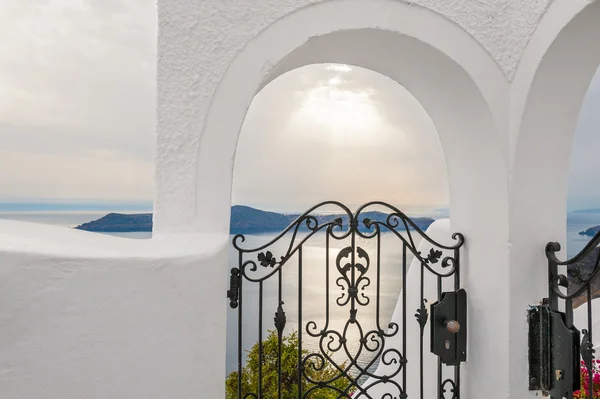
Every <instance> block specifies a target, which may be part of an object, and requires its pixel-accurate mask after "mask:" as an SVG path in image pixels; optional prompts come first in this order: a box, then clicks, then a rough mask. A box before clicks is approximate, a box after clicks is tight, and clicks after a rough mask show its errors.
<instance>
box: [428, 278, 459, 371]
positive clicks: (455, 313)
mask: <svg viewBox="0 0 600 399" xmlns="http://www.w3.org/2000/svg"><path fill="white" fill-rule="evenodd" d="M431 352H432V353H433V354H435V355H437V356H439V357H440V359H441V360H442V363H444V364H445V365H448V366H457V365H459V364H460V363H461V362H464V361H466V360H467V292H466V291H465V290H464V289H460V290H458V291H455V292H444V293H443V294H442V296H441V298H440V300H439V301H437V302H435V303H433V304H432V305H431Z"/></svg>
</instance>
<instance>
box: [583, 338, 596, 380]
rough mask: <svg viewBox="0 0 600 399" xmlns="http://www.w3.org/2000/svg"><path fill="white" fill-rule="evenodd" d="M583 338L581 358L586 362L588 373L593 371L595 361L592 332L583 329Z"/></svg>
mask: <svg viewBox="0 0 600 399" xmlns="http://www.w3.org/2000/svg"><path fill="white" fill-rule="evenodd" d="M581 332H582V333H583V338H582V339H581V359H583V362H584V363H585V367H586V368H587V369H588V373H591V372H592V365H593V363H594V352H596V350H595V349H594V344H593V343H592V342H591V341H590V333H589V332H588V330H582V331H581Z"/></svg>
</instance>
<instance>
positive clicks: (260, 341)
mask: <svg viewBox="0 0 600 399" xmlns="http://www.w3.org/2000/svg"><path fill="white" fill-rule="evenodd" d="M262 311H263V282H262V281H259V283H258V397H259V398H262V369H263V339H262V329H263V320H262V316H263V315H262V313H263V312H262Z"/></svg>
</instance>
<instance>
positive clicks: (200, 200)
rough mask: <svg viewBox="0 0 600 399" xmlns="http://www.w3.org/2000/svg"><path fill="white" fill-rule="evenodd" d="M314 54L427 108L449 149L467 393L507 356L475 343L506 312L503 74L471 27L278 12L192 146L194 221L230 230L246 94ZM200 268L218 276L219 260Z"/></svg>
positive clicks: (492, 381) (343, 8)
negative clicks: (465, 324)
mask: <svg viewBox="0 0 600 399" xmlns="http://www.w3.org/2000/svg"><path fill="white" fill-rule="evenodd" d="M432 26H435V27H436V29H435V31H432V29H431V27H432ZM322 62H331V63H343V64H350V65H356V66H360V67H363V68H367V69H371V70H373V71H375V72H379V73H381V74H384V75H386V76H388V77H390V78H392V79H394V80H395V81H397V82H398V83H400V84H401V85H403V86H404V87H406V88H407V89H408V90H409V91H411V93H412V94H413V95H414V96H415V97H416V98H417V99H418V100H419V101H420V102H421V104H422V105H423V107H424V108H425V110H426V111H427V112H428V113H429V115H430V116H431V118H432V120H433V122H434V124H435V125H436V128H437V130H438V132H439V135H440V139H441V142H442V147H443V149H444V153H445V156H446V160H447V167H448V175H449V184H450V205H451V208H452V217H453V218H452V229H453V230H460V231H461V232H463V233H464V234H465V235H466V236H467V239H468V244H467V253H466V257H465V258H466V259H463V261H464V264H465V267H464V268H463V271H464V273H463V276H464V280H465V282H464V284H465V286H467V287H468V288H469V293H470V296H471V302H470V309H469V311H470V314H471V317H472V320H473V324H471V325H472V326H473V327H472V329H470V332H469V334H470V342H471V344H472V345H477V348H478V350H477V351H472V352H471V355H470V359H469V364H468V365H467V373H466V374H467V376H466V377H467V378H468V380H469V381H470V383H469V384H464V385H463V387H465V388H464V389H468V392H471V393H472V394H473V395H475V394H476V393H480V392H482V391H483V390H484V389H486V387H489V386H496V387H502V386H505V381H506V380H507V379H508V375H507V373H508V369H507V368H505V369H502V370H501V371H500V372H499V371H498V370H497V369H491V368H489V367H488V368H486V367H483V366H484V365H485V364H487V363H488V362H489V359H490V358H494V359H495V361H496V362H499V363H503V364H507V362H508V357H507V355H506V352H507V351H506V350H505V349H503V346H502V345H498V346H490V345H484V344H483V342H485V341H489V340H494V339H496V340H497V341H498V342H500V341H502V337H503V336H506V335H507V334H508V313H507V312H505V311H504V310H503V309H498V306H497V304H498V301H499V300H500V301H502V298H504V299H506V298H507V294H508V290H506V284H507V283H508V273H507V271H506V268H505V265H506V262H507V251H506V246H505V243H506V240H507V238H508V226H507V220H508V209H507V205H508V204H507V176H506V173H505V170H506V165H507V159H508V157H507V151H505V150H506V148H507V146H508V142H507V141H506V140H505V135H504V134H503V133H504V132H503V130H504V129H505V128H506V126H504V125H503V123H504V122H502V121H503V120H505V119H503V116H504V115H505V114H506V108H505V106H503V105H501V104H502V103H504V104H506V102H505V101H506V99H507V98H508V97H507V96H508V84H507V82H506V80H505V77H504V75H503V74H502V73H501V71H500V69H499V68H498V67H497V65H496V64H495V63H494V61H493V60H492V59H491V57H490V56H489V55H488V54H487V53H486V52H485V51H484V50H483V49H482V48H481V47H480V45H479V44H478V43H477V42H476V41H475V40H474V39H473V38H472V37H471V36H469V35H468V34H467V33H466V32H465V31H463V30H462V29H461V28H459V27H458V26H457V25H455V24H452V23H451V22H449V21H448V20H446V19H444V18H443V17H441V16H439V15H437V14H435V13H433V12H432V11H430V10H426V9H423V8H419V7H415V6H411V5H408V4H405V3H402V2H393V1H387V0H377V1H372V0H370V1H352V2H348V1H331V2H324V3H321V4H318V5H315V6H311V7H307V8H304V9H301V10H299V11H297V12H294V13H292V14H290V15H287V16H286V17H285V18H282V19H280V20H279V21H277V22H276V23H274V24H273V25H271V26H270V27H269V28H267V29H266V30H264V31H263V32H262V33H261V34H260V35H259V36H258V37H256V38H255V39H254V40H252V41H251V42H250V43H249V44H248V45H247V46H246V47H245V49H244V50H243V51H242V52H241V53H240V54H239V55H238V57H237V58H236V59H235V61H234V62H233V63H232V64H231V65H230V66H229V69H228V72H227V74H226V75H225V77H224V78H223V80H222V81H221V83H220V85H219V88H218V90H217V92H216V94H215V96H214V98H213V102H212V105H211V108H210V112H209V115H208V118H207V123H206V126H205V129H204V131H203V136H202V138H201V142H200V151H199V155H198V172H197V173H198V180H197V192H196V196H197V200H196V204H197V207H196V216H195V220H194V223H193V224H194V226H195V227H194V229H196V230H198V231H201V232H206V233H216V234H219V235H223V236H224V237H225V235H226V234H227V233H228V231H229V211H230V198H231V183H232V172H233V162H234V158H235V150H236V144H237V139H238V135H239V132H240V129H241V126H242V123H243V120H244V117H245V114H246V112H247V109H248V107H249V105H250V103H251V101H252V98H253V97H254V95H255V94H256V93H257V92H258V91H259V90H260V88H262V87H263V86H264V85H265V84H267V83H268V82H269V81H271V80H272V79H274V78H276V77H277V76H279V75H280V74H282V73H284V72H286V71H289V70H291V69H294V68H297V67H300V66H303V65H307V64H313V63H322ZM497 121H499V122H497ZM206 278H215V281H216V280H218V279H221V278H222V275H221V273H220V270H218V269H217V270H216V272H215V275H214V276H208V275H207V276H206ZM490 307H491V308H494V307H495V308H496V310H497V311H495V312H490ZM506 390H508V387H506ZM498 394H502V391H499V392H498Z"/></svg>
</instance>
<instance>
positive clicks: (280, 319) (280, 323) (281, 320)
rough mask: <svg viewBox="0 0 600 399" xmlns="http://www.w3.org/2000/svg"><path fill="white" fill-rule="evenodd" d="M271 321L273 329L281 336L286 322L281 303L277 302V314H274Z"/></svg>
mask: <svg viewBox="0 0 600 399" xmlns="http://www.w3.org/2000/svg"><path fill="white" fill-rule="evenodd" d="M273 321H274V322H275V328H276V329H277V332H278V333H279V335H280V336H281V334H282V333H283V329H284V328H285V322H286V317H285V312H284V311H283V301H281V302H279V306H278V307H277V312H275V317H274V318H273Z"/></svg>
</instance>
